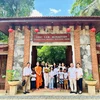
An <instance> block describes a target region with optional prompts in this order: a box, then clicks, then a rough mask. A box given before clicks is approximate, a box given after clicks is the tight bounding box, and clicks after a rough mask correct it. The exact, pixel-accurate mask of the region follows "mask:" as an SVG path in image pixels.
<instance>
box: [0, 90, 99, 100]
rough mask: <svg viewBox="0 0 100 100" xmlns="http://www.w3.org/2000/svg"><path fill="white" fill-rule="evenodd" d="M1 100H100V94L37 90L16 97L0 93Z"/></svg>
mask: <svg viewBox="0 0 100 100" xmlns="http://www.w3.org/2000/svg"><path fill="white" fill-rule="evenodd" d="M0 100H100V93H96V95H94V96H90V95H89V94H88V93H83V94H74V93H73V94H70V93H69V91H68V90H66V91H65V90H62V91H60V90H44V89H43V90H39V91H38V90H36V91H34V92H30V93H28V94H23V93H18V94H16V95H15V96H13V95H9V94H8V93H4V92H2V93H0Z"/></svg>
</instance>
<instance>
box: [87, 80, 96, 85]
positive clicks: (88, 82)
mask: <svg viewBox="0 0 100 100" xmlns="http://www.w3.org/2000/svg"><path fill="white" fill-rule="evenodd" d="M97 82H98V81H97V80H91V81H89V80H85V83H86V84H87V85H90V86H95V85H96V84H97Z"/></svg>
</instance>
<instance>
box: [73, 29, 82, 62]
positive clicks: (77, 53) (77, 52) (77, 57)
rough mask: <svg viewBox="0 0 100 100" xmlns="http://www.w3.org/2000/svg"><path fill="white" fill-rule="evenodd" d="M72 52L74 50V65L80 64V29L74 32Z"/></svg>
mask: <svg viewBox="0 0 100 100" xmlns="http://www.w3.org/2000/svg"><path fill="white" fill-rule="evenodd" d="M74 50H75V63H77V62H79V63H81V57H80V28H77V29H76V30H75V31H74Z"/></svg>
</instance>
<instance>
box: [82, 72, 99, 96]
mask: <svg viewBox="0 0 100 100" xmlns="http://www.w3.org/2000/svg"><path fill="white" fill-rule="evenodd" d="M84 79H85V83H86V84H87V85H88V93H89V94H90V95H94V94H95V85H96V84H97V80H95V79H94V78H93V75H92V73H88V71H86V72H85V73H84Z"/></svg>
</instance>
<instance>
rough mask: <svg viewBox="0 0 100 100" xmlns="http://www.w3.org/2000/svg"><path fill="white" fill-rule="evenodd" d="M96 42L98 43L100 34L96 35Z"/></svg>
mask: <svg viewBox="0 0 100 100" xmlns="http://www.w3.org/2000/svg"><path fill="white" fill-rule="evenodd" d="M96 42H100V32H98V33H97V34H96Z"/></svg>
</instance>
